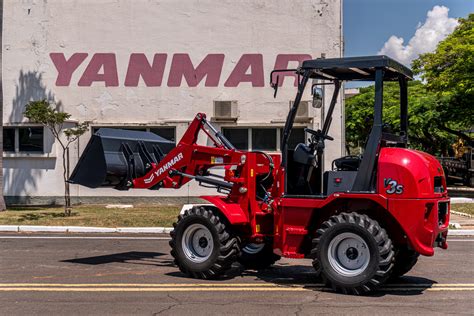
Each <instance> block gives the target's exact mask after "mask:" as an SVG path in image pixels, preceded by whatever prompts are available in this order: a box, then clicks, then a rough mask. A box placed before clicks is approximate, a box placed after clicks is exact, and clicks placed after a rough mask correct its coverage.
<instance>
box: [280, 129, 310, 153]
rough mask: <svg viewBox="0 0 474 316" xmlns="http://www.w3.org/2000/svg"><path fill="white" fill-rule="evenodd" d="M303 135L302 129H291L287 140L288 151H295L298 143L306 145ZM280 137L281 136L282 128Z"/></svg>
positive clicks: (281, 133)
mask: <svg viewBox="0 0 474 316" xmlns="http://www.w3.org/2000/svg"><path fill="white" fill-rule="evenodd" d="M305 134H306V133H305V131H304V128H293V129H292V130H291V133H290V138H289V139H288V149H295V147H296V145H298V144H299V143H303V144H304V143H306V139H305V136H306V135H305ZM280 135H283V128H282V129H281V132H280Z"/></svg>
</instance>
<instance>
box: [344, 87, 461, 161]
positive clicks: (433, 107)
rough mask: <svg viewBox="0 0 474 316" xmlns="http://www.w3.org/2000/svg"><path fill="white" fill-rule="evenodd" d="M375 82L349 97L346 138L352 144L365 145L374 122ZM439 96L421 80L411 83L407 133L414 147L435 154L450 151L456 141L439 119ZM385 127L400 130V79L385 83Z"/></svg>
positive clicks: (354, 146)
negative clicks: (442, 126) (441, 125)
mask: <svg viewBox="0 0 474 316" xmlns="http://www.w3.org/2000/svg"><path fill="white" fill-rule="evenodd" d="M374 96H375V88H374V86H370V87H366V88H361V89H360V93H359V94H358V95H356V96H353V97H351V98H349V99H347V100H346V116H347V117H346V140H347V143H348V146H349V147H351V148H357V147H363V146H364V144H365V142H366V140H367V138H368V136H369V133H370V130H371V128H372V124H373V118H374V116H373V113H374ZM437 101H438V99H437V97H436V95H435V94H434V93H432V92H429V91H427V89H426V86H425V85H423V84H422V83H421V82H420V81H412V82H409V83H408V104H409V106H408V135H409V140H410V145H411V147H412V148H417V149H421V150H424V151H427V152H430V153H433V154H438V155H439V154H447V152H448V149H449V148H450V144H451V143H452V142H453V141H454V136H451V135H450V134H449V133H447V132H446V131H444V130H440V129H439V128H438V127H437V125H436V122H438V121H439V120H440V119H441V118H440V117H441V115H442V114H441V113H440V112H439V111H438V110H437ZM382 117H383V122H384V124H385V126H384V130H385V131H391V132H397V131H399V130H400V90H399V86H398V83H392V82H386V83H385V84H384V98H383V114H382Z"/></svg>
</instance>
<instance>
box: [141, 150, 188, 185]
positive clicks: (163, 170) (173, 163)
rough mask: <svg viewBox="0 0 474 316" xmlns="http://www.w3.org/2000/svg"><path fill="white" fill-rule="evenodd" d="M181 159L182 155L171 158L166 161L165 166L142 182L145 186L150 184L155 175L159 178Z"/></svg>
mask: <svg viewBox="0 0 474 316" xmlns="http://www.w3.org/2000/svg"><path fill="white" fill-rule="evenodd" d="M181 159H183V153H179V154H177V155H176V156H174V157H173V158H171V159H170V161H168V162H167V163H166V164H164V165H163V166H162V167H160V168H159V169H158V170H156V171H155V172H154V173H152V174H151V176H150V177H148V178H146V179H145V180H143V182H145V183H147V184H148V183H150V182H151V181H153V179H154V178H155V175H156V176H157V177H159V176H160V175H161V174H162V173H163V172H165V171H167V170H169V169H170V168H171V167H173V166H174V165H175V164H176V163H177V162H178V161H180V160H181Z"/></svg>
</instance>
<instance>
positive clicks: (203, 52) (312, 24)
mask: <svg viewBox="0 0 474 316" xmlns="http://www.w3.org/2000/svg"><path fill="white" fill-rule="evenodd" d="M341 6H342V0H332V1H319V0H318V1H317V0H248V1H228V0H179V1H178V0H156V1H145V0H134V1H132V0H128V1H125V0H124V1H112V0H81V1H39V0H38V1H36V0H24V1H13V0H10V1H5V4H4V34H3V46H2V54H3V91H4V105H3V106H4V112H3V115H4V122H5V125H12V126H17V125H21V124H25V123H26V120H25V119H24V117H23V115H22V113H23V111H24V105H25V104H26V103H27V102H28V101H30V100H37V99H42V98H47V99H51V100H54V101H55V102H57V103H58V104H60V105H61V107H62V109H63V110H65V111H66V112H69V113H70V114H72V118H73V119H75V120H78V121H90V122H91V124H92V125H95V126H101V125H121V124H130V125H136V124H143V125H147V126H174V127H176V134H177V139H179V138H180V136H181V135H182V134H183V133H184V131H185V130H186V128H187V122H189V121H191V120H192V119H193V117H194V115H195V114H196V113H197V112H205V113H207V114H208V116H209V117H210V116H212V113H213V101H215V100H237V101H238V108H239V118H238V120H237V122H236V126H283V125H284V121H285V119H286V115H287V113H288V108H289V101H290V100H292V99H293V98H294V95H295V94H296V89H295V87H294V86H293V79H292V78H286V79H285V81H284V85H283V87H282V88H281V89H280V90H279V92H278V96H277V98H276V99H274V98H273V90H272V89H271V88H270V87H269V74H270V71H271V70H272V69H273V68H274V67H275V61H276V59H277V56H278V55H282V54H307V55H311V56H312V57H313V58H316V57H319V56H321V54H323V53H324V54H325V55H326V57H327V58H330V57H340V56H342V37H341V36H342V35H341V34H342V17H341ZM52 53H53V54H56V56H59V57H61V56H63V58H65V60H68V61H71V60H72V59H70V58H71V57H72V56H73V55H74V54H76V56H78V55H77V54H81V53H82V54H87V56H86V57H85V58H84V60H83V61H82V62H80V64H79V66H78V67H77V69H75V70H74V71H73V72H72V76H71V77H70V81H69V82H65V81H67V80H65V79H64V77H61V76H60V77H61V78H59V77H58V76H59V75H60V72H61V71H58V69H57V66H55V63H54V62H53V57H52V55H51V54H52ZM137 53H141V54H145V56H146V57H147V60H148V62H149V63H151V62H152V61H153V58H154V56H155V54H166V63H165V68H164V72H163V78H162V81H161V85H160V86H150V84H148V85H147V84H146V83H145V82H144V80H143V78H140V80H139V82H138V86H133V84H132V86H126V78H127V70H128V67H129V60H130V56H131V54H137ZM183 53H184V54H188V55H189V57H190V59H191V61H192V63H193V65H194V67H197V65H199V64H200V62H201V61H203V60H204V59H205V58H206V56H208V54H223V55H224V61H223V66H222V71H221V74H220V78H219V82H218V84H217V86H215V85H216V84H212V83H211V84H210V85H211V86H206V84H205V81H206V78H204V79H203V80H202V81H200V82H199V84H198V85H197V86H195V87H190V86H189V85H188V83H187V82H186V80H185V79H184V78H183V79H182V80H181V86H179V87H171V86H169V85H170V84H169V79H170V72H173V69H172V68H173V67H172V61H173V57H174V56H175V54H183ZM97 54H109V55H107V56H108V58H109V57H110V56H113V57H112V59H113V58H115V62H112V63H110V64H107V65H106V66H104V67H101V68H100V70H97V71H96V73H97V74H98V75H100V74H102V73H104V72H105V73H106V74H107V76H109V79H108V81H107V82H104V81H94V82H92V83H90V84H87V78H88V75H87V73H88V72H87V71H86V69H87V68H88V67H91V61H93V60H94V58H96V59H97V58H99V57H100V56H103V55H97ZM244 54H260V55H261V58H262V59H263V75H264V81H263V86H259V85H260V84H259V82H257V84H254V85H257V86H252V84H251V83H250V82H240V84H238V85H237V86H236V87H226V84H225V83H226V81H227V80H228V78H229V76H230V75H231V73H232V72H233V71H234V69H235V67H236V65H237V64H238V63H239V60H240V59H241V57H242V56H243V55H244ZM80 56H84V55H80ZM257 57H258V56H257ZM257 59H258V58H257ZM109 60H110V59H109ZM92 64H93V63H92ZM288 66H289V67H296V66H297V62H291V63H289V65H288ZM72 69H73V68H72ZM111 69H112V70H111ZM115 69H116V74H117V79H118V82H116V81H115V79H110V75H111V77H114V75H115ZM63 70H64V69H63ZM85 73H86V74H85ZM90 73H91V70H90V69H89V74H90ZM92 73H94V71H93V70H92ZM257 73H260V71H259V70H258V63H256V64H253V66H252V68H251V69H250V68H249V69H248V70H247V72H246V74H250V75H254V77H252V78H256V77H258V76H257V75H256V74H257ZM61 75H65V72H63V73H62V74H61ZM66 77H67V76H66ZM89 78H90V77H89ZM97 78H99V77H97V76H96V79H97ZM257 81H258V80H257ZM81 82H82V83H81ZM84 82H86V84H85V86H84ZM107 85H108V86H107ZM128 85H130V84H128ZM155 85H156V84H155ZM212 85H214V86H212ZM307 90H308V94H307V97H306V99H307V100H310V98H311V97H310V95H309V90H310V89H307ZM328 90H329V89H328ZM328 92H329V91H328ZM330 97H331V96H330V93H327V95H326V101H327V102H326V103H327V104H329V99H330ZM341 113H342V112H341V107H340V106H338V107H337V108H336V110H335V112H334V120H333V122H332V127H331V131H330V135H332V136H333V137H334V138H335V141H334V142H329V143H328V144H327V155H326V156H327V159H326V165H327V166H329V161H331V160H332V159H334V158H336V157H338V156H340V155H341V154H342V148H343V146H342V142H341V139H342V136H343V126H342V125H341V121H342V120H341ZM310 115H311V116H312V117H314V118H313V119H312V120H311V121H309V122H308V123H305V124H304V125H305V126H309V127H314V128H317V127H318V126H319V125H318V124H319V123H320V116H321V114H320V112H319V110H316V109H312V108H311V112H310ZM89 137H90V132H89V133H88V134H86V135H84V136H83V137H81V139H80V143H79V146H75V147H74V148H73V149H72V151H71V153H72V157H71V158H72V160H73V161H72V166H74V165H75V163H76V161H77V159H78V156H79V154H80V152H82V150H83V149H84V147H85V145H86V143H87V140H88V139H89ZM4 159H5V160H4V174H5V188H4V194H5V195H6V196H36V197H48V196H51V197H53V196H61V195H62V187H63V184H62V167H61V159H60V151H59V148H58V146H55V145H53V144H52V140H51V136H50V135H49V136H48V135H46V137H45V153H44V154H26V153H10V154H4ZM202 192H203V189H202V188H199V187H197V186H195V185H190V187H185V188H182V189H181V190H162V191H159V192H155V191H146V190H143V191H130V192H121V191H115V190H112V189H98V190H89V189H86V188H84V187H78V186H73V188H72V194H73V195H74V196H110V195H113V196H138V195H140V196H157V195H159V196H186V195H188V194H189V195H192V196H195V195H199V194H200V193H202Z"/></svg>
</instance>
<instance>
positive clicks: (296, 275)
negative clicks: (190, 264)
mask: <svg viewBox="0 0 474 316" xmlns="http://www.w3.org/2000/svg"><path fill="white" fill-rule="evenodd" d="M166 275H169V276H173V277H178V278H188V276H186V275H185V274H183V273H182V272H179V271H176V272H170V273H167V274H166ZM249 276H250V277H253V278H254V279H255V280H262V281H265V282H268V283H273V284H277V285H281V286H302V287H303V288H305V289H308V290H314V291H319V292H321V291H324V292H334V291H333V290H332V289H331V288H329V287H326V286H324V282H323V280H322V279H321V277H319V276H318V274H317V273H316V272H315V271H314V269H313V268H312V267H311V266H306V265H288V264H275V265H273V266H272V267H270V268H267V269H263V270H258V271H257V270H245V269H244V268H243V267H242V266H241V265H240V264H235V265H233V266H232V269H231V270H229V271H228V273H227V274H226V275H224V276H222V277H221V278H219V279H218V280H216V281H218V282H219V281H226V280H231V279H235V278H241V277H249ZM436 283H437V282H436V281H433V280H430V279H427V278H422V277H415V276H403V277H400V278H398V279H394V280H389V281H387V283H386V285H384V286H382V288H381V289H380V290H378V291H375V292H373V293H369V294H366V295H364V296H372V297H382V296H385V295H396V296H414V295H420V294H423V292H424V291H425V290H426V289H428V288H431V287H432V286H433V284H436ZM341 295H343V294H341Z"/></svg>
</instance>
